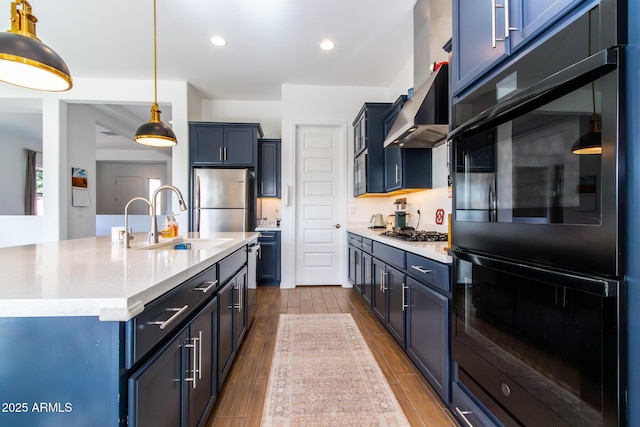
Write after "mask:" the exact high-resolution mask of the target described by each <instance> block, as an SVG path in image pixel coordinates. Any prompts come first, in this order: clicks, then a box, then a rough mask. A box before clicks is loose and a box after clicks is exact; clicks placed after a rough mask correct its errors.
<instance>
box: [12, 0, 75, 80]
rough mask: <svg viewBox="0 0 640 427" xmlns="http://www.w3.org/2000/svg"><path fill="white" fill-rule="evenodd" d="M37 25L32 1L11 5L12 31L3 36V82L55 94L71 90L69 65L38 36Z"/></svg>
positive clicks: (23, 0)
mask: <svg viewBox="0 0 640 427" xmlns="http://www.w3.org/2000/svg"><path fill="white" fill-rule="evenodd" d="M36 22H38V19H37V18H36V17H35V16H33V14H32V13H31V5H30V4H29V2H28V1H26V0H16V1H14V2H12V3H11V29H10V30H8V31H6V32H4V33H0V81H3V82H6V83H10V84H13V85H16V86H22V87H25V88H28V89H37V90H46V91H51V92H63V91H65V90H69V89H71V87H72V86H73V82H72V80H71V74H70V73H69V69H68V68H67V64H65V63H64V61H63V60H62V58H61V57H60V56H59V55H58V54H57V53H56V52H54V51H53V49H51V48H50V47H49V46H47V45H46V44H44V43H42V42H41V41H40V39H39V38H38V37H36Z"/></svg>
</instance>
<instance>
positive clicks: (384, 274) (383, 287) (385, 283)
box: [382, 271, 389, 292]
mask: <svg viewBox="0 0 640 427" xmlns="http://www.w3.org/2000/svg"><path fill="white" fill-rule="evenodd" d="M388 274H389V272H388V271H385V272H384V273H383V274H382V278H383V280H382V284H383V285H382V292H384V291H386V290H387V289H389V288H387V275H388Z"/></svg>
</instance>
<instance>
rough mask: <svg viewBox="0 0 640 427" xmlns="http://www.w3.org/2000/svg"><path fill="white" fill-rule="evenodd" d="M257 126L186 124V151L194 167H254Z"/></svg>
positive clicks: (211, 123)
mask: <svg viewBox="0 0 640 427" xmlns="http://www.w3.org/2000/svg"><path fill="white" fill-rule="evenodd" d="M262 135H263V134H262V128H261V126H260V124H259V123H215V122H189V151H190V159H191V165H193V166H243V167H255V166H256V164H257V158H258V155H257V150H258V148H257V147H258V138H261V137H262Z"/></svg>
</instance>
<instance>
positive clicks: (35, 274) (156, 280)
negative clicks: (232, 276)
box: [0, 232, 259, 321]
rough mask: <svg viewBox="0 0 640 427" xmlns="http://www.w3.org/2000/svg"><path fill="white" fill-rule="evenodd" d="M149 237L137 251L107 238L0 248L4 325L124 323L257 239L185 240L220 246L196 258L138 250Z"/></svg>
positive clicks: (191, 253)
mask: <svg viewBox="0 0 640 427" xmlns="http://www.w3.org/2000/svg"><path fill="white" fill-rule="evenodd" d="M145 236H146V235H145V234H144V233H141V234H139V235H138V234H135V238H134V240H132V246H133V248H132V249H124V248H122V247H119V246H112V245H111V238H110V237H92V238H84V239H73V240H62V241H58V242H50V243H41V244H34V245H25V246H15V247H8V248H0V260H1V261H0V263H1V265H2V267H3V268H2V270H3V271H2V274H1V276H0V317H48V316H53V317H67V316H69V317H70V316H98V317H99V318H100V320H104V321H126V320H129V319H131V318H133V317H135V316H136V315H137V314H138V313H140V312H142V310H143V309H144V305H145V304H148V303H149V302H151V301H153V300H154V299H155V298H157V297H159V296H160V295H162V294H164V293H165V292H167V291H169V290H171V289H173V288H174V287H176V286H177V285H179V284H181V283H183V282H184V281H186V280H187V279H189V278H190V277H192V276H194V275H195V274H197V273H199V272H200V271H202V270H204V269H205V268H207V267H209V266H211V265H213V264H215V263H216V262H218V261H220V260H221V259H222V258H224V257H225V256H227V255H229V254H231V253H232V252H233V251H235V250H236V249H238V248H240V247H242V246H244V245H246V244H247V243H249V242H251V241H253V240H256V239H257V238H258V236H259V233H256V232H226V233H211V234H207V235H204V234H203V235H200V236H198V235H197V234H191V233H190V234H189V235H187V236H184V238H191V239H193V238H200V239H202V240H208V241H209V242H216V243H215V245H216V246H213V247H208V248H206V249H198V250H196V249H194V250H172V249H167V248H171V247H172V246H173V245H172V244H171V245H169V246H167V247H165V248H164V249H163V248H158V249H144V248H140V247H141V246H146V244H145V242H144V239H145ZM180 240H181V239H180V238H174V239H168V240H166V241H167V242H169V243H179V242H180ZM134 242H135V243H134ZM194 242H196V240H194ZM136 246H137V248H136ZM194 247H196V245H195V244H194ZM198 247H199V246H198Z"/></svg>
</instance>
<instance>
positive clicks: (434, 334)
mask: <svg viewBox="0 0 640 427" xmlns="http://www.w3.org/2000/svg"><path fill="white" fill-rule="evenodd" d="M407 286H408V304H407V305H408V308H407V310H408V314H407V329H408V332H407V354H408V355H409V358H410V359H411V360H412V361H413V362H414V363H415V365H416V366H417V367H418V369H419V370H420V372H421V373H422V375H424V377H425V378H426V379H427V381H429V384H431V386H432V387H433V388H434V390H435V391H436V392H437V393H438V394H439V395H440V397H441V398H442V400H443V401H445V402H449V400H450V395H449V383H450V376H451V362H450V348H449V342H450V339H449V334H450V330H451V327H450V318H449V313H450V308H449V307H450V304H449V299H448V298H447V297H446V296H444V295H442V294H440V293H438V292H436V291H434V290H433V289H431V288H430V287H428V286H426V285H424V284H422V283H420V282H418V281H416V280H414V279H412V278H410V277H408V278H407Z"/></svg>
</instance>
